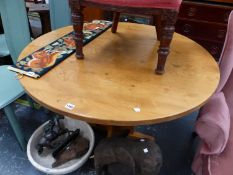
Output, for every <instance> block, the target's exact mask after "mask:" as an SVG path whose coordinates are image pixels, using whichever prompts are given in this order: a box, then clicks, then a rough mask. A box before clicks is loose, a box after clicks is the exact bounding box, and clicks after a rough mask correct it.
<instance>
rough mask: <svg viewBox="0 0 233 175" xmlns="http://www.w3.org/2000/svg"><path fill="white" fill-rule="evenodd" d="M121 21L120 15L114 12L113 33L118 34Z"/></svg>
mask: <svg viewBox="0 0 233 175" xmlns="http://www.w3.org/2000/svg"><path fill="white" fill-rule="evenodd" d="M119 19H120V13H119V12H114V16H113V24H112V33H116V31H117V26H118V22H119Z"/></svg>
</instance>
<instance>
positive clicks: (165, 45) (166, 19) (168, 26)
mask: <svg viewBox="0 0 233 175" xmlns="http://www.w3.org/2000/svg"><path fill="white" fill-rule="evenodd" d="M177 14H178V12H177V11H174V10H164V11H163V12H162V13H161V17H160V18H161V19H160V20H161V36H160V46H159V49H158V63H157V69H156V73H157V74H163V73H164V67H165V64H166V60H167V56H168V54H169V52H170V43H171V41H172V38H173V34H174V32H175V23H176V19H177Z"/></svg>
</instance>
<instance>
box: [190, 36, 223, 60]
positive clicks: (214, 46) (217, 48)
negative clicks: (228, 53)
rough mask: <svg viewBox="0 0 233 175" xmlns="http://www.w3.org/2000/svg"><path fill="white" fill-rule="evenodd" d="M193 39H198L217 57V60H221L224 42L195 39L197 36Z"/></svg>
mask: <svg viewBox="0 0 233 175" xmlns="http://www.w3.org/2000/svg"><path fill="white" fill-rule="evenodd" d="M193 40H194V41H196V42H197V43H198V44H200V45H201V46H203V47H204V48H205V49H206V50H208V51H209V53H210V54H211V55H212V56H213V57H214V58H215V60H216V61H218V60H219V58H220V56H221V53H222V48H223V44H221V43H214V42H209V41H205V40H200V39H195V38H193Z"/></svg>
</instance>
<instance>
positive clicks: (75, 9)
mask: <svg viewBox="0 0 233 175" xmlns="http://www.w3.org/2000/svg"><path fill="white" fill-rule="evenodd" d="M69 4H70V8H71V19H72V23H73V28H74V33H75V37H74V40H75V45H76V57H77V58H78V59H83V58H84V54H83V38H84V35H83V23H84V17H83V7H81V6H80V4H79V1H76V0H70V1H69Z"/></svg>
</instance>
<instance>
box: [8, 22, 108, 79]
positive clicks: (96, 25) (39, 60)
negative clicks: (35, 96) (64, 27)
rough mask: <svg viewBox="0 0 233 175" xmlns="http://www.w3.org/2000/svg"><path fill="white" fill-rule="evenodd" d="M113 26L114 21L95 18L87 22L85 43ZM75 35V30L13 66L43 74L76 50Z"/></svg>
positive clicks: (84, 30)
mask: <svg viewBox="0 0 233 175" xmlns="http://www.w3.org/2000/svg"><path fill="white" fill-rule="evenodd" d="M111 26H112V22H110V21H105V20H94V21H92V22H91V23H85V24H84V27H83V33H84V40H83V42H84V45H85V44H87V43H88V42H90V41H92V40H93V39H95V38H96V37H98V36H99V35H100V34H102V33H103V32H104V31H106V30H107V29H109V28H110V27H111ZM74 37H75V35H74V32H71V33H69V34H67V35H65V36H63V37H61V38H59V39H58V40H56V41H54V42H52V43H50V44H49V45H47V46H45V47H43V48H41V49H39V50H37V51H35V52H34V53H32V54H31V55H29V56H27V57H25V58H23V59H22V60H20V61H18V62H17V63H16V64H15V65H13V66H12V67H13V68H16V69H20V70H23V71H27V72H35V73H37V74H38V75H39V76H42V75H43V74H45V73H46V72H48V71H49V70H50V69H51V68H52V67H54V66H56V65H57V64H59V63H60V62H62V61H63V60H64V59H66V58H67V57H69V56H70V55H71V54H73V53H74V52H75V49H76V46H75V40H74Z"/></svg>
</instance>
